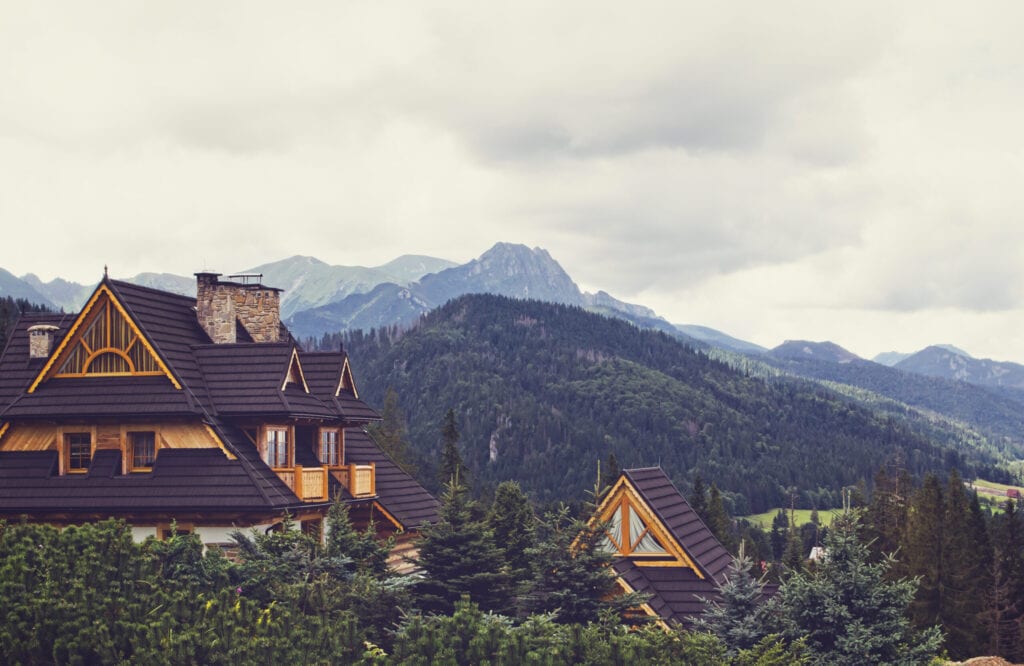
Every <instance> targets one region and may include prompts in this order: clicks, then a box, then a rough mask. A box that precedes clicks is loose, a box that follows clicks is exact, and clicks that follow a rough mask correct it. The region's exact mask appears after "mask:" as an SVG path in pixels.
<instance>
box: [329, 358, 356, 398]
mask: <svg viewBox="0 0 1024 666" xmlns="http://www.w3.org/2000/svg"><path fill="white" fill-rule="evenodd" d="M343 390H346V391H352V395H353V396H355V397H356V398H358V397H359V391H357V390H356V382H355V380H354V379H352V368H350V367H349V365H348V356H346V357H345V362H344V363H342V365H341V376H340V377H339V378H338V388H337V389H335V391H334V397H338V396H339V395H341V392H342V391H343Z"/></svg>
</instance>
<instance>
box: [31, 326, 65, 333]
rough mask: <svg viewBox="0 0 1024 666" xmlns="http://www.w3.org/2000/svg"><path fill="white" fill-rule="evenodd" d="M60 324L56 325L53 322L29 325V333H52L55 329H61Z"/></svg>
mask: <svg viewBox="0 0 1024 666" xmlns="http://www.w3.org/2000/svg"><path fill="white" fill-rule="evenodd" d="M59 330H60V326H54V325H53V324H36V325H35V326H29V327H28V332H29V333H52V332H53V331H59Z"/></svg>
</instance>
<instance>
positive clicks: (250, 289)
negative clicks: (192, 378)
mask: <svg viewBox="0 0 1024 666" xmlns="http://www.w3.org/2000/svg"><path fill="white" fill-rule="evenodd" d="M195 275H196V317H197V318H198V319H199V325H200V326H202V327H203V330H204V331H206V334H207V335H209V336H210V339H211V340H213V342H214V343H216V344H225V343H232V342H237V341H238V338H237V327H236V321H237V322H238V323H240V324H241V325H242V327H243V328H245V331H246V332H247V333H248V334H249V337H250V338H252V340H253V342H277V341H278V340H280V337H281V333H280V331H281V290H280V289H274V288H273V287H264V286H263V285H262V284H260V283H259V282H258V281H257V282H250V280H252V279H254V278H255V279H257V280H258V279H262V277H263V276H262V275H259V276H255V275H230V276H228V277H230V278H241V279H242V282H234V281H228V282H221V281H220V275H221V274H220V273H196V274H195Z"/></svg>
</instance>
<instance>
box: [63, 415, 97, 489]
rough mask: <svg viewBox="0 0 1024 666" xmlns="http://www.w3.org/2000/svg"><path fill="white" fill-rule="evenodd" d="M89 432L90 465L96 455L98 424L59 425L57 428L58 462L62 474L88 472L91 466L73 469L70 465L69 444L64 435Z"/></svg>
mask: <svg viewBox="0 0 1024 666" xmlns="http://www.w3.org/2000/svg"><path fill="white" fill-rule="evenodd" d="M82 432H87V433H89V465H90V466H91V465H92V459H93V458H94V457H95V456H96V426H86V425H83V426H67V427H65V426H58V428H57V464H58V467H59V468H60V474H61V475H62V476H63V475H67V474H87V473H88V472H89V468H88V467H87V468H85V469H75V470H72V469H70V468H69V467H68V465H70V463H71V461H70V460H68V445H67V442H66V441H65V440H64V435H66V434H67V435H71V434H74V433H82Z"/></svg>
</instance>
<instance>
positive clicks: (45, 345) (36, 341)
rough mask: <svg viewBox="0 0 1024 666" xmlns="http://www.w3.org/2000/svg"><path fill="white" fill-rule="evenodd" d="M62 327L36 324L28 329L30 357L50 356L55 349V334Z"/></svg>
mask: <svg viewBox="0 0 1024 666" xmlns="http://www.w3.org/2000/svg"><path fill="white" fill-rule="evenodd" d="M58 330H60V329H58V328H57V327H56V326H53V325H52V324H36V325H35V326H30V327H29V329H28V357H29V358H49V357H50V352H51V351H53V336H54V334H55V333H56V332H57V331H58Z"/></svg>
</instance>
